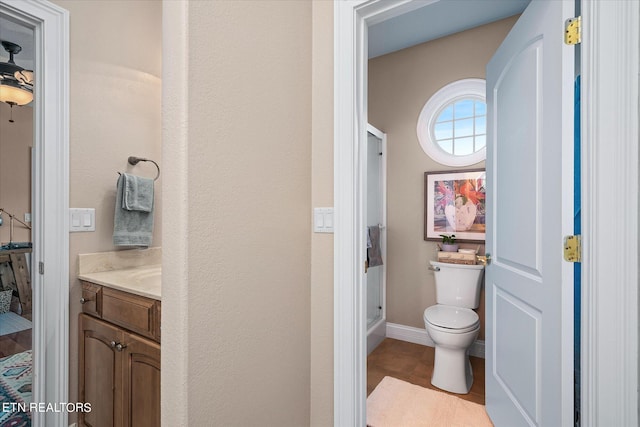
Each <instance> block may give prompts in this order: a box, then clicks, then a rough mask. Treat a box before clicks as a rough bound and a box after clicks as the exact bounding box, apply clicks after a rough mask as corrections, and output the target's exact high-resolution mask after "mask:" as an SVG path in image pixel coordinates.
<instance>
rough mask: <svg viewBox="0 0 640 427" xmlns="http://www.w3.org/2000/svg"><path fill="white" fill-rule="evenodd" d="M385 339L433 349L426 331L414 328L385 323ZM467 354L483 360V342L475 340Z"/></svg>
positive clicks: (432, 343)
mask: <svg viewBox="0 0 640 427" xmlns="http://www.w3.org/2000/svg"><path fill="white" fill-rule="evenodd" d="M387 338H393V339H396V340H401V341H407V342H412V343H414V344H420V345H426V346H428V347H435V344H434V342H433V340H432V339H431V337H430V336H429V334H428V333H427V330H426V329H422V328H414V327H413V326H405V325H399V324H397V323H389V322H387ZM469 354H470V355H471V356H475V357H480V358H482V359H484V341H482V340H476V341H475V342H474V343H473V345H472V346H471V348H470V349H469Z"/></svg>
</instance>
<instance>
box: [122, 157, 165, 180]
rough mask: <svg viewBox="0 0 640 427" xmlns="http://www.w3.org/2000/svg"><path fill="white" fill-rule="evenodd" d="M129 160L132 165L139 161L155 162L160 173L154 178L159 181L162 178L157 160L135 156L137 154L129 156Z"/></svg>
mask: <svg viewBox="0 0 640 427" xmlns="http://www.w3.org/2000/svg"><path fill="white" fill-rule="evenodd" d="M128 161H129V164H130V165H132V166H135V165H137V164H138V163H139V162H151V163H153V164H154V165H156V168H157V169H158V174H157V175H156V177H155V178H154V179H153V180H154V181H157V180H158V178H160V166H158V164H157V163H156V162H155V161H153V160H151V159H145V158H143V157H135V156H129V159H128Z"/></svg>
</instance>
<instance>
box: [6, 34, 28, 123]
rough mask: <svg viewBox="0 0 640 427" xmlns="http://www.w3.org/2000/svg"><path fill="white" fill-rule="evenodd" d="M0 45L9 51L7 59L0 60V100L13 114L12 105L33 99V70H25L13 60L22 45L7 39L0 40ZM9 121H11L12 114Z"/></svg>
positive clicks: (23, 103) (25, 102)
mask: <svg viewBox="0 0 640 427" xmlns="http://www.w3.org/2000/svg"><path fill="white" fill-rule="evenodd" d="M2 47H4V50H6V51H7V52H9V60H8V61H7V62H0V101H1V102H6V103H7V104H9V105H10V106H11V109H12V114H13V106H14V105H25V104H28V103H29V102H31V101H32V100H33V71H31V70H25V69H24V68H22V67H20V66H19V65H16V63H15V62H14V60H13V56H14V55H17V54H18V53H20V51H21V50H22V47H20V46H19V45H17V44H15V43H11V42H8V41H2ZM9 121H10V122H11V123H13V115H12V118H11V119H9Z"/></svg>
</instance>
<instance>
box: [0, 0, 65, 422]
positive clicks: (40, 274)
mask: <svg viewBox="0 0 640 427" xmlns="http://www.w3.org/2000/svg"><path fill="white" fill-rule="evenodd" d="M0 14H2V15H5V16H7V17H9V18H11V19H12V20H14V21H15V22H17V23H19V24H20V25H23V26H25V27H29V28H31V29H33V31H34V41H35V49H34V54H35V69H34V72H35V76H36V84H35V87H34V92H35V96H34V105H33V111H34V143H33V165H34V168H33V184H32V185H33V187H32V196H31V198H32V202H33V205H32V211H33V216H32V219H33V221H32V241H33V243H34V244H33V253H32V262H31V270H32V271H31V280H32V287H33V402H38V403H59V402H68V398H69V218H68V207H69V13H68V12H67V11H66V10H64V9H62V8H61V7H59V6H57V5H55V4H53V3H51V2H48V1H23V0H0ZM40 266H41V267H40ZM45 301H46V303H45ZM32 415H33V425H34V426H37V427H42V426H55V427H67V426H68V414H67V413H66V412H64V411H63V412H58V413H56V412H46V413H45V412H33V413H32Z"/></svg>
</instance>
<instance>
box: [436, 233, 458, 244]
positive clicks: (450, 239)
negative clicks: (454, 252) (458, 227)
mask: <svg viewBox="0 0 640 427" xmlns="http://www.w3.org/2000/svg"><path fill="white" fill-rule="evenodd" d="M440 237H442V244H443V245H455V244H456V235H455V234H451V235H447V234H441V235H440Z"/></svg>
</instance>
